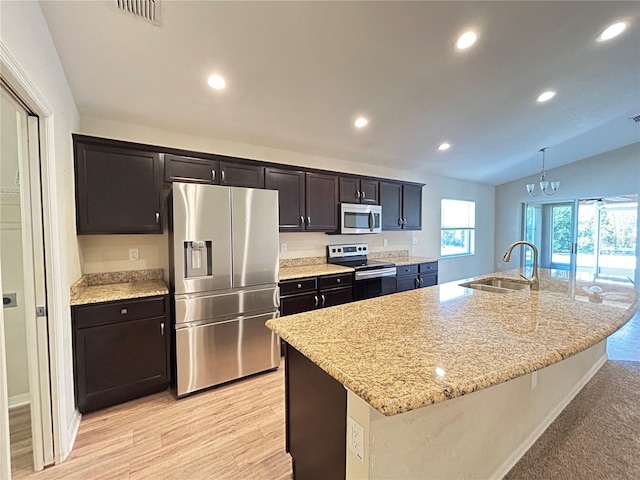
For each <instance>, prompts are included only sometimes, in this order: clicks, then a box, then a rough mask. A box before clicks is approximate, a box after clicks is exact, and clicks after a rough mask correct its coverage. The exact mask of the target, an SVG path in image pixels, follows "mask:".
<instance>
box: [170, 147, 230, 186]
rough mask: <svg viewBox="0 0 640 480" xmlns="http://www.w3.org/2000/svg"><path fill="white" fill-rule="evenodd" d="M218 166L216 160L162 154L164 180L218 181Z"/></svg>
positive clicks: (209, 182)
mask: <svg viewBox="0 0 640 480" xmlns="http://www.w3.org/2000/svg"><path fill="white" fill-rule="evenodd" d="M219 172H220V167H219V164H218V162H217V161H216V160H207V159H204V158H194V157H185V156H183V155H171V154H166V155H165V156H164V181H165V182H191V183H208V184H211V185H216V184H218V183H220V173H219Z"/></svg>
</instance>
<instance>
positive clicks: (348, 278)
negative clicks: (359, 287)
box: [320, 273, 353, 290]
mask: <svg viewBox="0 0 640 480" xmlns="http://www.w3.org/2000/svg"><path fill="white" fill-rule="evenodd" d="M352 283H353V273H340V274H338V275H324V276H322V277H320V290H324V289H325V288H335V287H344V286H347V285H351V284H352Z"/></svg>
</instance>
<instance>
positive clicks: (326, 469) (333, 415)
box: [285, 344, 347, 480]
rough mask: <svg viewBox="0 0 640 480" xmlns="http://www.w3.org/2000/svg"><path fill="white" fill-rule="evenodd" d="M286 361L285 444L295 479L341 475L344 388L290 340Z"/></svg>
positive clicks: (342, 475) (343, 447) (343, 464)
mask: <svg viewBox="0 0 640 480" xmlns="http://www.w3.org/2000/svg"><path fill="white" fill-rule="evenodd" d="M285 365H286V376H285V399H286V422H287V425H286V431H287V448H288V451H289V453H290V454H291V457H292V458H293V473H294V477H295V479H296V480H307V479H318V478H324V479H332V480H333V479H344V478H345V467H346V458H345V448H346V430H347V391H346V390H345V388H344V387H343V386H342V384H340V383H339V382H338V381H337V380H335V379H334V378H333V377H331V376H330V375H329V374H327V373H325V372H324V371H323V370H322V369H321V368H320V367H318V366H317V365H316V364H314V363H313V362H312V361H311V360H309V359H308V358H307V357H305V356H304V355H302V354H301V353H300V352H299V351H298V350H296V349H295V348H293V347H292V346H291V345H289V344H286V348H285Z"/></svg>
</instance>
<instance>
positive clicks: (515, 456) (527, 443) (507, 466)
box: [491, 350, 607, 479]
mask: <svg viewBox="0 0 640 480" xmlns="http://www.w3.org/2000/svg"><path fill="white" fill-rule="evenodd" d="M606 361H607V352H606V350H605V352H604V354H603V355H602V357H600V359H599V360H598V361H597V362H596V363H595V365H593V367H591V369H590V370H589V371H588V372H587V373H586V374H585V375H584V376H583V377H582V378H581V379H580V381H579V382H578V383H577V384H576V386H575V387H573V388H572V389H571V391H570V392H569V393H568V394H567V396H566V397H564V398H563V399H562V401H561V402H560V403H559V404H558V405H556V407H555V408H554V409H553V410H552V411H551V412H549V415H547V416H546V417H545V418H544V420H543V421H542V422H541V423H540V425H538V427H537V428H536V429H535V430H534V431H533V432H531V435H529V436H528V437H527V438H526V439H525V440H524V442H522V443H521V444H520V446H519V447H518V448H517V449H516V450H515V451H514V452H513V453H512V454H511V455H510V456H509V458H507V460H506V461H505V462H504V463H503V464H502V465H501V466H500V467H498V469H497V470H496V472H495V473H494V474H493V475H492V476H491V478H493V479H501V478H504V476H505V475H506V474H507V473H509V470H511V469H512V468H513V467H514V466H515V464H516V463H518V461H519V460H520V459H521V458H522V457H523V455H524V454H525V453H527V451H528V450H529V449H530V448H531V447H532V446H533V444H534V443H536V440H538V438H540V436H541V435H542V434H543V433H544V432H545V430H546V429H547V428H549V426H550V425H551V424H552V423H553V421H554V420H555V419H556V417H557V416H558V415H560V413H561V412H562V411H563V410H564V409H565V408H566V407H567V405H569V403H571V400H573V398H574V397H575V396H576V395H577V394H578V393H579V392H580V390H582V388H583V387H584V386H585V385H586V384H587V383H588V382H589V380H591V378H592V377H593V376H594V375H595V374H596V373H597V372H598V370H600V368H601V367H602V365H604V363H605V362H606Z"/></svg>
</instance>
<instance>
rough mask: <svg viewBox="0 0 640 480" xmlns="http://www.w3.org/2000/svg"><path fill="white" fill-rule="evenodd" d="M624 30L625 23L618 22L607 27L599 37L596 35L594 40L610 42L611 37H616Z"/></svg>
mask: <svg viewBox="0 0 640 480" xmlns="http://www.w3.org/2000/svg"><path fill="white" fill-rule="evenodd" d="M625 28H627V24H626V23H625V22H618V23H614V24H613V25H609V26H608V27H607V28H605V29H604V31H603V32H602V33H601V34H600V35H598V37H597V38H596V40H597V41H598V42H605V41H607V40H611V39H612V38H613V37H617V36H618V35H620V34H621V33H622V32H624V30H625Z"/></svg>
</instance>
